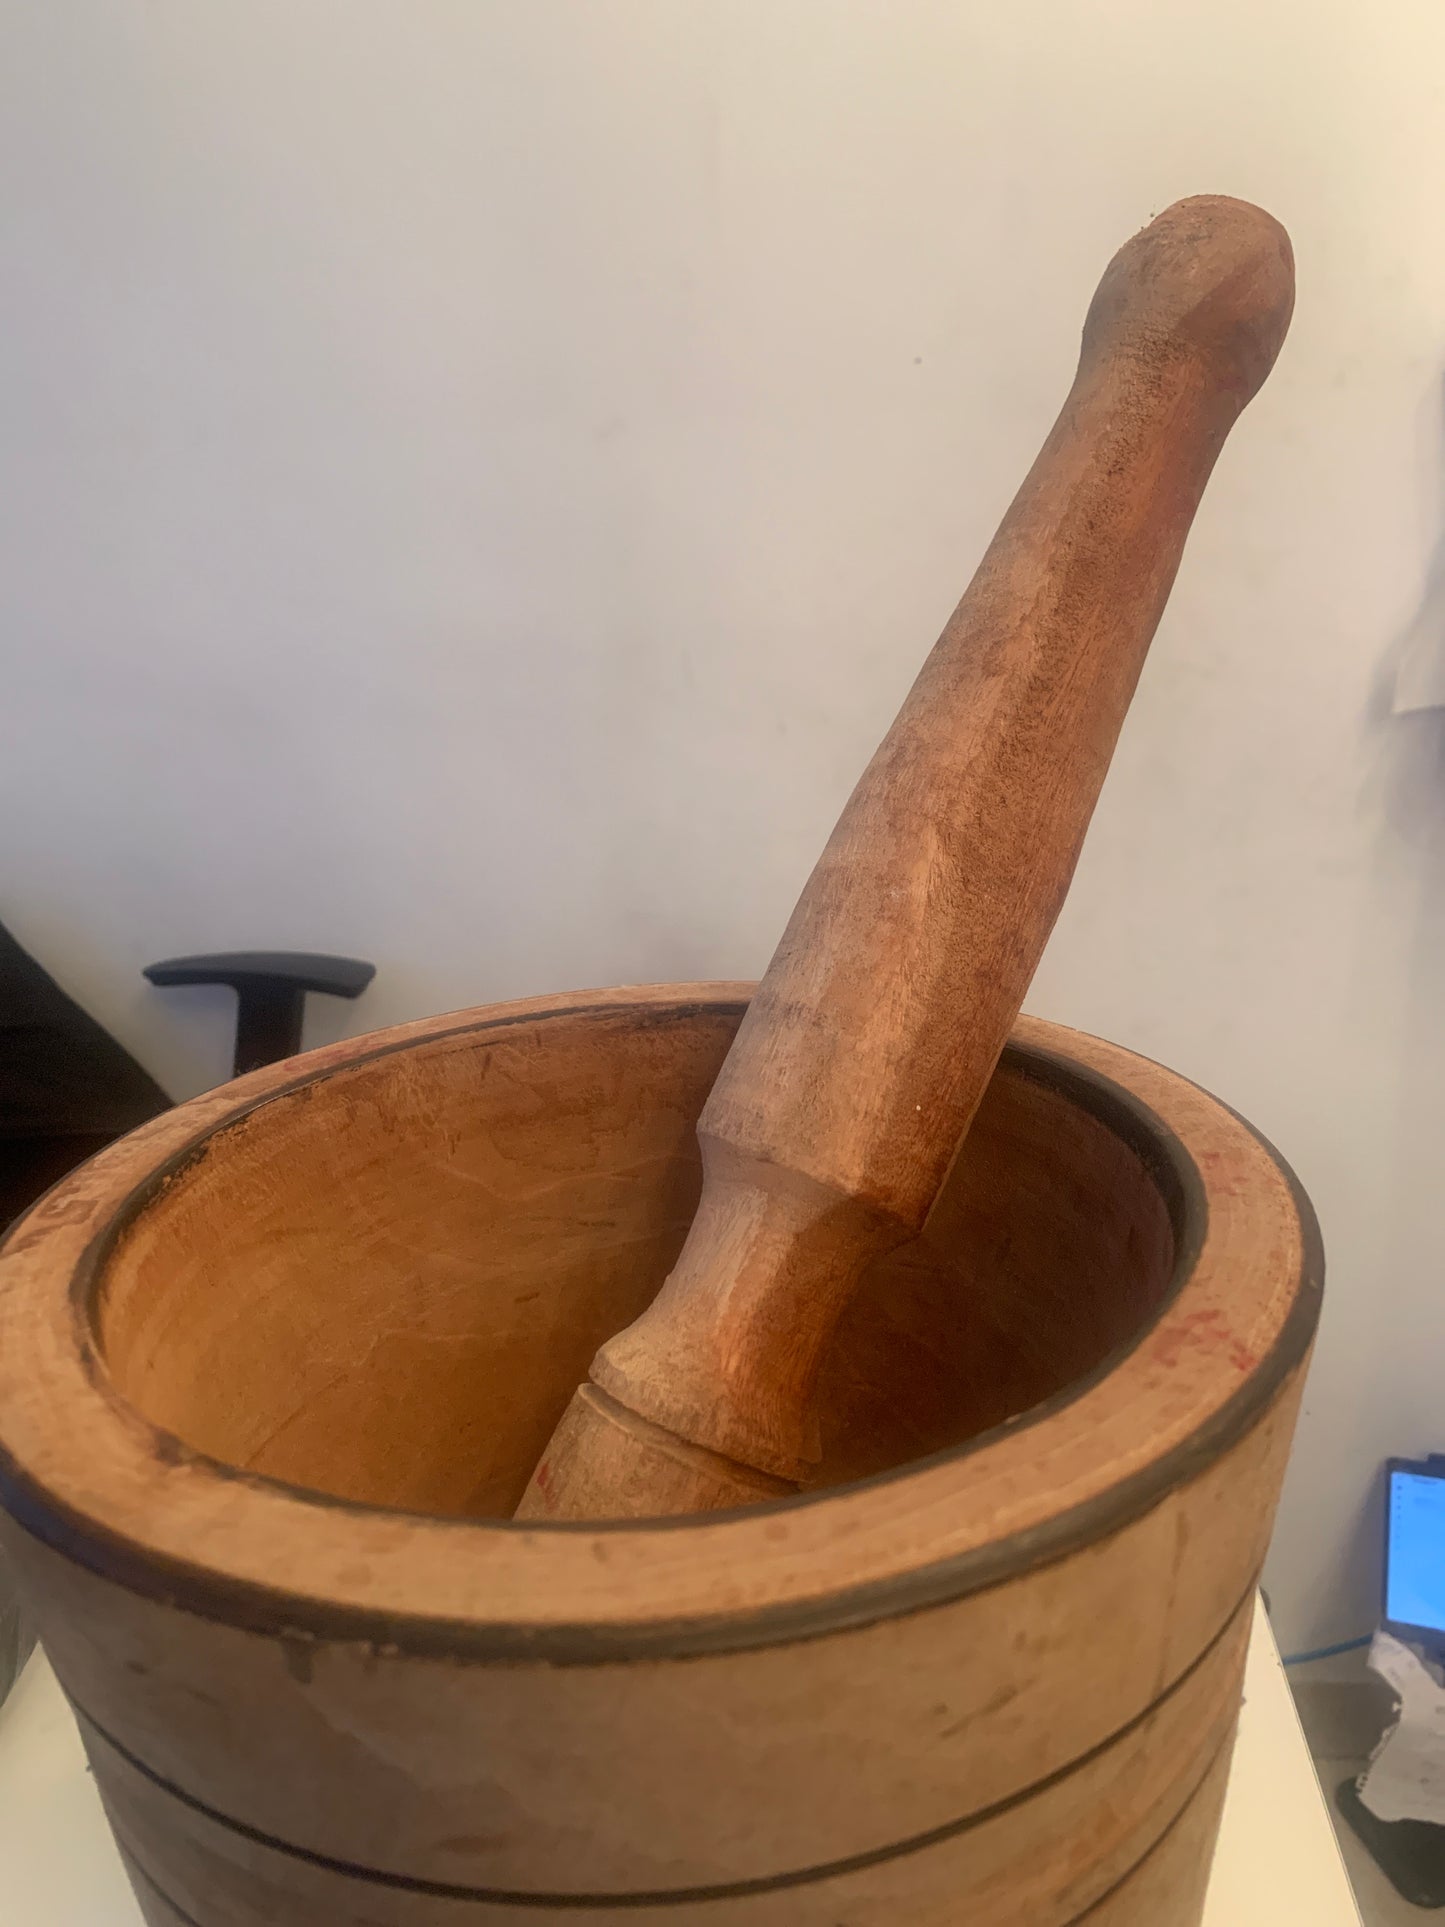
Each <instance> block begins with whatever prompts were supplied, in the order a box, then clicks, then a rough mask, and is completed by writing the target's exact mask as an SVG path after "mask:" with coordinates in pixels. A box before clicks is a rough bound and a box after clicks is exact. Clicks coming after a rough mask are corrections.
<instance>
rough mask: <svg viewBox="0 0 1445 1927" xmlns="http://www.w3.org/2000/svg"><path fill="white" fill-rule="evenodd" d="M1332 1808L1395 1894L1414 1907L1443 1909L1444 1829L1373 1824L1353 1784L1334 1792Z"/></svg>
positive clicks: (1410, 1823) (1343, 1784)
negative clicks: (1357, 1838) (1337, 1810)
mask: <svg viewBox="0 0 1445 1927" xmlns="http://www.w3.org/2000/svg"><path fill="white" fill-rule="evenodd" d="M1335 1804H1336V1805H1337V1806H1338V1807H1339V1809H1340V1812H1341V1813H1342V1814H1343V1815H1344V1817H1345V1818H1346V1820H1348V1821H1349V1823H1350V1825H1351V1826H1352V1827H1353V1828H1354V1830H1355V1832H1356V1833H1357V1834H1358V1835H1359V1836H1360V1838H1361V1839H1362V1840H1363V1841H1364V1843H1365V1845H1366V1846H1367V1847H1368V1848H1369V1849H1370V1852H1371V1853H1372V1854H1373V1855H1374V1858H1375V1861H1376V1864H1377V1865H1378V1866H1379V1867H1380V1868H1381V1870H1382V1871H1383V1872H1384V1873H1386V1874H1388V1875H1389V1877H1390V1881H1391V1883H1392V1885H1393V1886H1394V1888H1395V1891H1396V1893H1399V1894H1403V1895H1404V1897H1405V1899H1406V1900H1408V1901H1409V1902H1410V1903H1411V1905H1412V1906H1415V1907H1445V1827H1437V1826H1432V1825H1431V1823H1430V1822H1429V1821H1428V1820H1377V1819H1376V1818H1375V1816H1374V1814H1373V1813H1371V1811H1370V1809H1369V1808H1368V1807H1367V1806H1366V1805H1365V1803H1364V1801H1363V1800H1362V1799H1361V1798H1360V1796H1359V1793H1358V1792H1357V1791H1356V1788H1355V1782H1354V1781H1353V1780H1344V1781H1342V1782H1341V1784H1340V1785H1339V1786H1338V1787H1337V1788H1336V1789H1335Z"/></svg>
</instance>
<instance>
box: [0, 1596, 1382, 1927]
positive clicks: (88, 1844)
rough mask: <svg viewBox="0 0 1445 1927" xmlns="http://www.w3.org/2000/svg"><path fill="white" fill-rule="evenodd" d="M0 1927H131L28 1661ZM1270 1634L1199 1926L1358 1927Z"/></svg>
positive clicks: (61, 1716) (5, 1769)
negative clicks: (1, 1925) (2, 1924)
mask: <svg viewBox="0 0 1445 1927" xmlns="http://www.w3.org/2000/svg"><path fill="white" fill-rule="evenodd" d="M0 1919H3V1920H4V1921H5V1922H7V1923H13V1924H14V1927H22V1923H23V1927H142V1923H141V1915H140V1910H139V1909H138V1907H137V1906H136V1904H135V1901H134V1900H133V1899H132V1898H131V1893H130V1888H129V1886H128V1885H127V1883H126V1878H125V1875H124V1874H123V1873H122V1872H121V1867H120V1861H119V1860H118V1859H117V1857H116V1852H115V1848H114V1847H113V1846H112V1844H111V1840H110V1835H109V1833H108V1832H107V1830H106V1824H105V1820H104V1818H103V1816H102V1814H101V1810H100V1802H99V1800H98V1799H97V1797H96V1792H95V1787H94V1785H93V1784H92V1782H91V1779H90V1776H89V1774H88V1772H87V1770H86V1765H85V1755H84V1753H83V1752H82V1751H81V1745H80V1736H79V1735H78V1733H77V1732H76V1730H75V1723H74V1721H73V1720H72V1719H71V1717H70V1713H69V1710H68V1709H67V1707H66V1704H65V1701H64V1700H63V1699H62V1698H61V1695H60V1689H59V1687H58V1686H57V1685H56V1683H55V1677H54V1675H53V1674H52V1672H51V1671H50V1668H49V1667H48V1666H47V1665H46V1663H45V1660H44V1658H43V1656H42V1655H40V1654H38V1653H37V1654H36V1655H35V1657H34V1658H33V1659H32V1660H31V1661H30V1664H29V1665H28V1666H27V1667H26V1669H25V1672H24V1673H23V1675H22V1676H21V1678H20V1680H19V1681H18V1683H17V1684H16V1687H15V1690H14V1692H13V1693H12V1694H11V1695H10V1698H9V1700H8V1701H7V1702H6V1704H5V1705H4V1707H3V1708H0ZM1359 1920H1360V1916H1359V1913H1358V1912H1357V1910H1356V1908H1355V1903H1354V1900H1353V1899H1352V1898H1351V1894H1350V1886H1349V1882H1348V1880H1347V1879H1346V1877H1345V1869H1344V1862H1343V1861H1342V1860H1341V1858H1340V1852H1339V1848H1338V1846H1337V1844H1336V1841H1335V1835H1334V1830H1333V1828H1332V1827H1331V1825H1330V1819H1329V1814H1328V1812H1327V1810H1326V1807H1325V1803H1324V1798H1323V1795H1322V1794H1321V1792H1320V1788H1319V1783H1318V1781H1317V1780H1316V1779H1315V1774H1314V1767H1313V1766H1312V1764H1311V1762H1310V1757H1309V1754H1308V1752H1307V1751H1306V1748H1305V1743H1304V1736H1303V1734H1302V1733H1301V1732H1300V1728H1299V1721H1298V1720H1297V1719H1296V1718H1295V1710H1294V1702H1293V1700H1292V1699H1291V1698H1290V1693H1289V1688H1288V1686H1287V1685H1286V1684H1285V1678H1284V1672H1283V1670H1282V1668H1281V1666H1280V1663H1279V1655H1278V1653H1277V1652H1276V1650H1275V1645H1274V1640H1273V1638H1272V1637H1271V1634H1270V1630H1269V1625H1268V1622H1267V1621H1266V1619H1265V1617H1264V1612H1263V1610H1262V1609H1260V1608H1256V1612H1255V1628H1254V1639H1253V1643H1252V1644H1251V1646H1250V1651H1249V1667H1248V1672H1247V1674H1246V1678H1245V1689H1244V1711H1243V1714H1242V1715H1241V1718H1240V1726H1239V1741H1238V1744H1237V1746H1236V1748H1235V1755H1234V1768H1233V1772H1232V1774H1231V1778H1230V1783H1229V1797H1228V1802H1227V1804H1226V1806H1225V1812H1224V1826H1223V1828H1222V1830H1221V1833H1220V1838H1219V1847H1218V1850H1217V1852H1216V1854H1215V1858H1214V1875H1213V1879H1212V1881H1211V1884H1210V1890H1209V1905H1208V1907H1207V1908H1206V1910H1205V1916H1204V1927H1359Z"/></svg>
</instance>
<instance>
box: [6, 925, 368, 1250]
mask: <svg viewBox="0 0 1445 1927" xmlns="http://www.w3.org/2000/svg"><path fill="white" fill-rule="evenodd" d="M145 974H146V976H147V977H149V978H150V980H151V982H152V983H157V984H202V983H204V984H214V983H226V984H231V985H233V986H234V987H235V990H236V992H237V995H238V998H239V1008H238V1011H237V1023H236V1055H235V1063H236V1073H237V1075H239V1074H240V1073H241V1072H243V1071H247V1070H255V1069H256V1068H257V1067H258V1066H260V1065H262V1064H272V1063H275V1061H276V1060H277V1059H278V1058H281V1057H289V1056H292V1055H294V1053H295V1052H296V1051H298V1050H299V1049H300V1048H301V1015H302V1008H303V1006H304V1004H305V1001H306V993H307V991H308V990H320V991H327V992H329V993H330V994H331V995H332V996H334V997H359V996H360V995H361V993H362V991H363V990H365V988H366V986H367V985H368V984H369V983H370V982H371V980H372V978H373V977H374V976H375V975H376V970H375V966H374V965H372V964H369V963H363V962H361V961H360V960H359V959H358V958H355V957H318V956H308V955H306V954H304V953H302V952H297V951H239V952H234V953H231V954H228V955H225V956H215V957H179V958H174V959H172V960H171V961H169V962H167V963H160V964H152V965H151V966H150V968H149V969H148V970H147V971H146V973H145ZM170 1108H171V1099H170V1097H169V1096H168V1095H167V1094H166V1092H165V1091H163V1090H162V1089H161V1087H160V1085H159V1084H157V1083H156V1081H155V1079H154V1078H153V1077H151V1076H150V1075H149V1073H148V1072H146V1071H144V1070H142V1068H141V1066H140V1065H139V1064H138V1063H137V1062H136V1060H135V1059H134V1058H133V1057H132V1056H131V1054H130V1052H129V1051H127V1050H126V1049H125V1048H124V1046H123V1045H121V1044H118V1043H117V1042H116V1040H115V1038H114V1037H112V1036H111V1034H110V1032H109V1031H108V1030H106V1029H105V1028H104V1026H103V1025H101V1024H98V1023H97V1022H96V1021H95V1019H94V1018H93V1017H92V1016H91V1015H90V1014H89V1012H88V1011H85V1010H82V1009H81V1007H80V1005H79V1004H78V1003H76V1001H75V1000H74V998H73V997H69V996H67V995H66V993H65V992H64V991H63V990H62V989H61V988H60V985H59V984H58V983H56V981H55V979H54V978H53V977H52V976H51V975H50V974H49V972H48V971H46V970H44V969H43V968H42V967H41V966H40V965H39V964H38V963H37V962H36V961H35V959H34V958H33V957H32V956H31V955H30V954H29V952H28V951H26V950H24V949H22V947H21V946H20V944H18V943H17V942H16V940H15V938H14V937H13V936H11V934H10V932H9V931H8V930H7V929H6V928H5V926H4V925H3V924H0V1231H3V1229H4V1228H5V1226H6V1225H7V1224H9V1223H10V1222H11V1220H12V1219H14V1218H16V1217H18V1216H19V1215H20V1213H21V1212H22V1211H24V1210H25V1209H26V1208H27V1206H29V1205H31V1204H33V1203H34V1202H35V1200H36V1199H37V1198H38V1197H39V1196H40V1195H41V1193H42V1192H43V1191H48V1190H49V1189H50V1186H51V1185H52V1184H55V1183H58V1182H59V1180H60V1179H61V1178H63V1177H64V1176H65V1174H66V1172H67V1171H72V1170H74V1168H75V1166H76V1165H77V1164H83V1163H84V1162H85V1160H86V1158H88V1157H93V1156H94V1154H95V1153H96V1152H97V1151H100V1150H103V1149H104V1148H105V1146H106V1145H107V1144H109V1143H110V1141H111V1140H112V1138H117V1137H120V1136H122V1135H123V1134H124V1133H125V1132H126V1131H133V1130H134V1129H135V1128H136V1126H137V1125H138V1124H144V1123H145V1122H146V1121H147V1119H149V1118H152V1117H157V1116H159V1114H160V1113H161V1112H162V1111H168V1110H169V1109H170Z"/></svg>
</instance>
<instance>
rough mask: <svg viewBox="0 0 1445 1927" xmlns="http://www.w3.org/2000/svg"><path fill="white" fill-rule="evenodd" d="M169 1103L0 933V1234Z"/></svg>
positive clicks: (52, 981) (126, 1053) (99, 1028)
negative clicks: (42, 1196)
mask: <svg viewBox="0 0 1445 1927" xmlns="http://www.w3.org/2000/svg"><path fill="white" fill-rule="evenodd" d="M170 1106H171V1100H170V1098H169V1097H168V1096H167V1095H166V1093H165V1092H164V1091H163V1090H162V1089H161V1087H160V1085H159V1084H157V1083H156V1081H155V1079H154V1078H153V1077H151V1076H150V1075H149V1074H148V1073H147V1072H146V1071H143V1070H142V1069H141V1067H140V1065H139V1064H138V1063H137V1062H136V1061H135V1059H134V1058H133V1057H132V1056H131V1054H130V1052H129V1051H127V1050H126V1049H125V1048H124V1047H123V1046H122V1045H120V1044H118V1043H117V1042H116V1040H115V1039H114V1038H113V1037H112V1036H111V1034H110V1032H109V1031H108V1030H106V1029H104V1028H103V1027H102V1026H101V1025H100V1024H98V1023H96V1021H95V1019H94V1018H93V1017H92V1016H90V1014H89V1013H88V1012H87V1011H84V1010H82V1009H81V1007H80V1005H79V1004H77V1003H76V1002H75V1000H74V999H73V998H71V997H68V996H67V995H66V994H65V992H64V991H63V990H62V989H61V988H60V985H59V984H58V983H56V981H55V979H54V978H53V977H51V976H50V975H49V974H48V972H46V971H45V970H43V969H42V968H41V967H40V965H39V964H38V963H36V961H35V959H34V958H33V957H32V956H31V955H30V953H29V952H28V951H27V950H24V949H22V948H21V946H20V945H19V944H18V943H17V942H16V941H15V939H14V937H12V936H11V934H10V932H9V931H8V930H7V929H6V928H5V926H4V925H3V924H0V1229H3V1227H4V1226H5V1225H7V1224H8V1223H9V1222H10V1220H11V1219H12V1218H14V1217H17V1216H18V1215H19V1213H20V1212H22V1211H23V1210H24V1209H25V1208H26V1206H27V1205H29V1204H32V1203H33V1202H34V1201H35V1199H36V1198H38V1197H39V1196H40V1194H41V1192H42V1191H48V1190H49V1188H50V1186H51V1185H52V1184H55V1183H56V1182H57V1181H58V1180H59V1179H61V1178H63V1177H64V1176H65V1174H66V1172H67V1171H71V1170H74V1168H75V1166H76V1165H77V1164H81V1163H83V1162H84V1161H85V1159H86V1158H88V1157H91V1156H93V1155H94V1153H95V1152H97V1151H99V1150H101V1149H103V1148H104V1146H105V1145H107V1144H109V1143H110V1141H111V1139H112V1138H116V1137H120V1136H121V1134H122V1133H123V1132H125V1131H133V1130H134V1129H135V1127H136V1125H138V1124H144V1123H145V1122H146V1120H147V1118H152V1117H156V1116H158V1115H159V1114H160V1112H162V1111H168V1110H169V1109H170Z"/></svg>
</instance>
